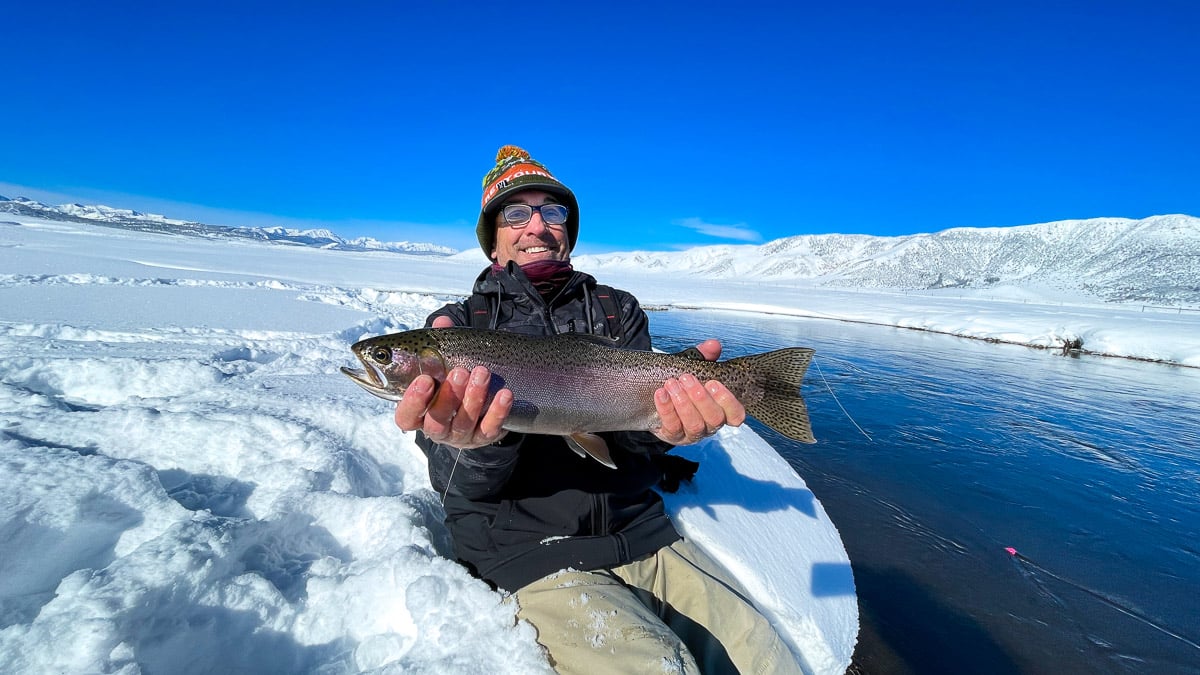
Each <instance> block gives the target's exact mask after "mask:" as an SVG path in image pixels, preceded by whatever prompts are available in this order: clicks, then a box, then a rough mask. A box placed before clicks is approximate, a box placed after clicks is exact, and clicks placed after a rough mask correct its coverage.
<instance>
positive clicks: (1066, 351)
mask: <svg viewBox="0 0 1200 675" xmlns="http://www.w3.org/2000/svg"><path fill="white" fill-rule="evenodd" d="M642 309H644V310H645V311H647V312H667V311H671V310H681V311H685V312H686V311H706V310H707V311H722V312H741V313H746V314H765V315H768V316H789V317H793V318H797V319H816V320H822V321H841V322H843V323H854V324H860V325H865V326H880V327H882V328H898V329H901V330H911V331H918V332H922V333H933V334H935V335H947V336H950V337H955V338H962V339H964V340H976V341H979V342H987V343H990V344H1005V345H1015V346H1018V347H1027V348H1029V349H1040V350H1042V351H1052V350H1060V351H1061V352H1062V356H1064V357H1072V358H1079V357H1080V356H1098V357H1102V358H1108V359H1126V360H1128V361H1138V362H1141V363H1153V364H1158V365H1163V366H1174V367H1177V368H1189V369H1192V370H1200V366H1193V365H1191V364H1187V363H1180V362H1179V361H1172V360H1170V359H1156V358H1151V357H1148V356H1135V355H1132V354H1115V353H1111V352H1103V351H1097V350H1092V349H1084V348H1083V347H1071V346H1070V344H1069V343H1067V342H1065V341H1064V342H1063V344H1060V345H1046V344H1038V343H1035V342H1023V341H1020V340H1007V339H1005V338H998V337H987V336H978V335H967V334H964V333H955V332H953V331H947V330H939V329H936V328H922V327H920V326H901V325H898V324H894V323H884V322H881V321H867V320H866V319H848V318H844V317H836V316H817V315H814V314H796V313H793V312H772V311H768V310H763V309H733V308H727V307H705V306H703V305H692V304H682V303H680V304H676V303H670V304H666V305H662V304H655V305H652V306H645V305H643V306H642Z"/></svg>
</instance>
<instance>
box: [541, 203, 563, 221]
mask: <svg viewBox="0 0 1200 675" xmlns="http://www.w3.org/2000/svg"><path fill="white" fill-rule="evenodd" d="M539 211H540V212H541V214H542V220H544V221H546V224H547V225H562V224H563V223H565V222H567V214H568V213H570V209H568V208H567V207H565V206H563V205H562V204H543V205H542V208H541V209H539Z"/></svg>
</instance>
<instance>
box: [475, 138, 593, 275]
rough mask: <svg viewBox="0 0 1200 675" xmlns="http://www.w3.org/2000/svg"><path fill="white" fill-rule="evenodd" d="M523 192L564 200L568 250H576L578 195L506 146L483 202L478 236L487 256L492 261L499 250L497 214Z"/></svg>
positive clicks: (487, 180) (485, 183)
mask: <svg viewBox="0 0 1200 675" xmlns="http://www.w3.org/2000/svg"><path fill="white" fill-rule="evenodd" d="M522 190H541V191H543V192H548V193H550V194H552V195H554V196H555V197H558V198H559V200H561V202H562V204H563V205H565V206H566V207H567V208H568V209H570V212H569V213H568V214H567V222H566V228H567V250H568V251H570V250H574V248H575V240H576V239H577V238H578V237H579V203H578V202H576V201H575V193H573V192H571V189H570V188H568V187H567V186H566V185H563V184H562V183H560V182H558V179H557V178H555V177H554V176H553V175H551V173H550V171H549V170H548V169H547V168H546V167H545V166H543V165H542V163H541V162H538V161H536V160H534V159H532V158H531V157H530V156H529V153H528V152H525V151H524V150H522V149H521V148H518V147H517V146H515V145H506V146H504V147H502V148H500V150H499V152H497V153H496V166H494V167H492V170H491V171H488V172H487V175H486V176H484V177H483V202H482V204H481V206H480V211H479V223H478V225H476V226H475V236H477V237H478V238H479V246H480V247H481V248H483V254H484V255H486V256H487V257H488V258H491V257H492V249H493V248H495V247H496V214H498V213H500V207H502V206H504V200H505V199H506V198H507V197H508V196H509V195H512V194H514V193H517V192H521V191H522Z"/></svg>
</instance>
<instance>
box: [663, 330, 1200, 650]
mask: <svg viewBox="0 0 1200 675" xmlns="http://www.w3.org/2000/svg"><path fill="white" fill-rule="evenodd" d="M650 321H651V329H652V332H653V334H654V340H655V346H656V347H658V348H660V349H664V350H667V351H674V350H676V349H681V348H683V347H686V346H690V345H693V344H695V343H696V342H697V341H698V340H699V339H703V338H708V337H717V338H720V339H722V341H723V343H724V345H725V353H724V354H723V356H722V358H730V357H733V356H737V355H740V354H748V353H754V352H761V351H766V350H769V349H775V348H779V347H785V346H806V347H812V348H814V349H816V352H817V354H816V357H815V359H814V364H813V366H812V367H811V368H810V369H809V372H808V376H807V378H806V380H805V384H804V388H803V394H804V396H805V398H806V399H807V401H808V404H809V410H810V414H811V417H812V422H813V429H814V431H815V433H816V436H817V439H818V442H817V443H816V444H815V445H805V444H802V443H796V442H793V441H790V440H788V439H786V438H784V437H782V436H780V435H778V434H776V433H774V432H773V431H771V430H769V429H766V428H765V427H763V426H762V425H761V424H758V423H757V422H756V421H751V424H752V425H753V426H754V428H755V429H756V430H757V431H759V433H760V434H762V435H763V436H764V438H766V439H767V440H768V441H769V442H770V443H772V445H774V446H775V447H776V449H777V450H778V451H779V452H780V454H781V455H783V456H784V458H785V459H787V460H788V462H789V463H790V464H791V465H792V466H793V467H794V468H795V469H796V471H797V472H798V473H799V474H800V475H801V476H802V477H803V478H804V479H805V481H806V482H807V483H808V485H809V487H810V488H811V489H812V490H813V492H814V493H815V494H816V496H817V498H818V499H820V500H821V503H822V504H823V505H824V507H825V509H826V511H827V512H828V513H829V515H830V517H831V518H832V519H833V521H834V523H835V524H836V525H837V526H838V529H839V531H840V532H841V535H842V540H843V542H844V543H845V545H846V549H847V552H848V553H849V555H850V560H851V563H852V566H853V570H854V576H855V583H856V586H857V590H858V597H859V606H860V612H861V616H862V626H861V630H860V634H859V644H858V647H857V648H856V650H855V656H854V664H853V666H852V667H851V672H855V673H943V672H945V673H949V672H954V673H962V672H969V673H1014V672H1020V673H1058V674H1061V673H1076V672H1080V673H1083V672H1087V673H1200V370H1197V369H1189V368H1180V367H1173V366H1165V365H1161V364H1151V363H1142V362H1135V361H1130V360H1124V359H1112V358H1101V357H1088V356H1083V357H1078V358H1073V357H1069V356H1062V355H1059V354H1056V353H1053V352H1049V351H1043V350H1035V349H1029V348H1025V347H1019V346H1013V345H998V344H989V343H985V342H980V341H974V340H967V339H961V338H954V337H949V336H944V335H936V334H932V333H923V332H916V331H908V330H901V329H891V328H884V327H878V326H866V325H856V324H849V323H842V322H835V321H820V320H811V319H797V318H788V317H772V316H766V315H755V314H748V313H737V312H707V311H683V310H672V311H666V312H652V313H651V316H650ZM1197 339H1200V337H1198V338H1197ZM701 470H703V467H702V468H701ZM1010 547H1011V548H1014V549H1016V551H1017V552H1018V553H1019V555H1018V556H1014V555H1011V554H1010V553H1009V552H1007V551H1006V549H1007V548H1010Z"/></svg>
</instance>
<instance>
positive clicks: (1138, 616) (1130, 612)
mask: <svg viewBox="0 0 1200 675" xmlns="http://www.w3.org/2000/svg"><path fill="white" fill-rule="evenodd" d="M1004 550H1005V551H1007V552H1008V554H1009V555H1010V556H1012V557H1013V558H1016V559H1017V560H1020V561H1021V562H1023V563H1025V564H1026V565H1028V566H1030V567H1032V568H1034V569H1035V570H1038V571H1039V572H1041V573H1042V574H1045V575H1047V576H1049V577H1051V578H1053V579H1057V580H1059V581H1061V582H1063V583H1064V584H1066V585H1068V586H1070V587H1072V588H1077V589H1079V590H1081V591H1083V592H1084V593H1087V594H1088V595H1090V596H1092V597H1093V598H1096V599H1097V600H1099V601H1100V602H1103V603H1104V604H1106V605H1108V606H1109V607H1112V608H1113V609H1115V610H1117V611H1118V612H1120V613H1122V614H1124V615H1125V616H1128V617H1130V618H1131V619H1135V620H1137V621H1140V622H1142V623H1144V624H1146V625H1147V626H1150V627H1151V628H1153V629H1155V630H1157V631H1160V632H1162V633H1164V634H1166V635H1169V636H1171V637H1173V638H1175V639H1176V640H1179V641H1180V642H1182V643H1184V644H1186V645H1187V646H1189V647H1191V648H1193V649H1200V644H1197V643H1195V642H1193V641H1192V640H1189V639H1188V638H1186V637H1184V636H1182V635H1180V634H1178V633H1176V632H1174V631H1172V630H1171V629H1169V628H1167V627H1166V626H1163V625H1162V624H1160V623H1158V622H1156V621H1155V620H1153V619H1151V618H1150V617H1148V616H1146V615H1144V614H1142V613H1141V612H1138V611H1137V610H1135V609H1133V608H1131V607H1126V606H1124V605H1122V604H1120V603H1119V602H1117V601H1116V600H1113V599H1112V598H1109V597H1108V596H1106V595H1104V594H1103V593H1098V592H1096V591H1093V590H1092V589H1090V588H1086V587H1084V586H1082V585H1080V584H1077V583H1075V582H1074V581H1071V580H1070V579H1065V578H1063V577H1060V576H1058V575H1057V574H1055V573H1054V572H1051V571H1050V570H1048V569H1046V568H1045V567H1042V566H1041V565H1039V564H1037V563H1035V562H1034V561H1032V560H1030V559H1029V558H1026V557H1025V556H1024V555H1021V554H1020V553H1019V552H1017V549H1015V548H1013V547H1011V546H1005V547H1004Z"/></svg>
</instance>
